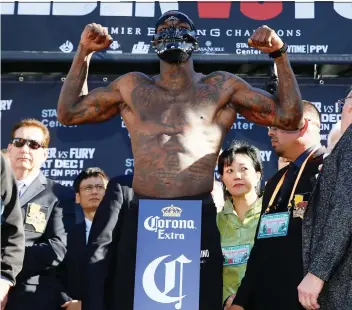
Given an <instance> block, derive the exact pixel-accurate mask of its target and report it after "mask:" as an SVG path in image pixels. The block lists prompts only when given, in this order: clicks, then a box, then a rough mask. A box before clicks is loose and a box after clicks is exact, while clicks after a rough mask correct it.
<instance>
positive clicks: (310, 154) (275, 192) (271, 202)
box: [264, 148, 318, 214]
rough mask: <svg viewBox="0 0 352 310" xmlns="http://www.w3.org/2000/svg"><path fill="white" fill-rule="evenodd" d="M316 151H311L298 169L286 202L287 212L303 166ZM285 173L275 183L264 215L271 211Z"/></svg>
mask: <svg viewBox="0 0 352 310" xmlns="http://www.w3.org/2000/svg"><path fill="white" fill-rule="evenodd" d="M317 150H318V148H315V149H314V150H313V151H311V152H310V153H309V155H308V156H307V158H306V159H305V160H304V162H303V163H302V165H301V168H300V169H299V172H298V175H297V177H296V180H295V183H294V185H293V188H292V191H291V195H290V199H289V200H288V206H287V210H288V211H290V209H291V208H292V202H291V201H292V198H293V195H294V194H295V191H296V187H297V184H298V182H299V180H300V178H301V176H302V173H303V170H304V168H305V166H306V164H307V162H308V160H309V158H311V156H312V155H313V154H314V153H315V152H316V151H317ZM286 173H287V170H286V172H285V173H284V175H283V176H282V177H281V179H280V181H279V183H277V185H276V188H275V190H274V192H273V194H272V196H271V199H270V201H269V205H268V207H267V208H266V210H265V212H264V214H266V213H268V212H269V211H270V209H271V207H272V205H273V203H274V201H275V198H276V196H277V194H278V192H279V190H280V188H281V186H282V184H283V183H284V179H285V176H286Z"/></svg>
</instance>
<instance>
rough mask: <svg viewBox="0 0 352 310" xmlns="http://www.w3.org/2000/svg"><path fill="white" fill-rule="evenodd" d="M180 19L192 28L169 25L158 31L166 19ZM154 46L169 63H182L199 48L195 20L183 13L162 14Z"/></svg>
mask: <svg viewBox="0 0 352 310" xmlns="http://www.w3.org/2000/svg"><path fill="white" fill-rule="evenodd" d="M168 19H169V20H172V19H174V20H179V21H182V22H184V23H187V24H188V25H190V27H191V30H188V29H185V28H176V27H169V28H166V29H164V30H162V31H160V32H159V33H156V30H157V28H158V27H159V25H160V24H162V23H164V22H165V21H166V20H168ZM152 43H153V48H154V50H155V52H156V53H157V55H158V57H159V58H160V59H161V60H163V61H166V62H168V63H182V62H185V61H187V60H188V59H189V57H190V56H191V55H192V53H193V51H195V50H198V40H197V38H196V30H195V27H194V25H193V22H192V21H191V20H190V19H189V18H188V17H187V16H186V15H184V14H182V13H177V14H176V13H175V14H169V15H166V16H162V17H161V18H160V19H159V21H158V23H157V24H156V27H155V35H154V37H153V41H152Z"/></svg>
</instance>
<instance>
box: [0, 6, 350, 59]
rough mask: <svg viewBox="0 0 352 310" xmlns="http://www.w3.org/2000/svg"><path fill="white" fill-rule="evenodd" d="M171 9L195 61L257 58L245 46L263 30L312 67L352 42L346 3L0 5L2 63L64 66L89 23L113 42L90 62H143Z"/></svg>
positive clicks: (344, 52)
mask: <svg viewBox="0 0 352 310" xmlns="http://www.w3.org/2000/svg"><path fill="white" fill-rule="evenodd" d="M174 9H177V10H180V11H182V12H184V13H186V14H187V15H189V17H190V18H191V19H192V20H193V21H194V23H195V25H196V27H197V34H198V37H199V41H200V51H199V52H198V53H199V54H231V55H238V56H241V55H242V56H246V55H259V54H260V52H259V51H257V50H254V49H252V48H249V47H248V46H247V41H248V38H249V37H250V36H251V35H252V33H253V32H254V31H255V29H257V28H258V27H259V26H262V25H268V26H269V27H271V28H273V29H275V30H276V31H277V33H278V35H279V36H280V37H281V38H282V39H283V40H284V41H286V42H287V43H288V44H289V52H290V53H291V54H301V55H306V56H307V57H308V56H309V58H310V59H311V60H313V59H319V57H322V56H329V55H331V58H334V57H335V58H336V56H338V55H345V56H346V55H351V54H352V53H351V51H352V41H351V40H348V39H346V38H349V37H350V31H351V29H352V2H340V3H339V2H332V1H324V2H322V1H320V2H313V1H311V2H304V3H302V2H294V1H285V2H284V1H282V2H280V1H278V2H267V1H258V2H246V1H234V2H231V1H224V2H220V3H219V2H217V1H215V2H202V1H198V2H197V1H190V2H181V1H179V2H177V1H176V2H148V3H146V2H143V3H142V2H115V3H107V2H104V1H102V2H88V3H87V2H86V3H84V2H81V3H63V2H58V1H51V2H41V3H36V2H32V3H31V2H27V1H26V2H24V1H23V2H19V3H18V2H17V1H16V3H15V2H14V3H2V4H1V14H2V16H1V17H2V20H1V23H2V25H3V27H1V46H2V47H1V49H2V53H3V57H5V59H6V58H7V57H8V56H11V55H12V54H13V55H15V54H17V55H18V54H19V56H18V57H19V58H24V59H32V58H33V57H36V56H38V53H39V54H40V55H42V56H43V57H50V56H52V55H55V58H56V59H58V60H60V59H67V56H68V55H65V54H70V53H72V54H71V55H73V53H74V51H75V50H76V49H77V44H78V42H79V39H80V36H81V32H82V30H83V29H84V27H85V25H87V24H89V23H91V22H95V23H98V24H101V25H103V26H104V27H106V28H107V30H108V31H109V33H110V34H111V35H112V37H113V39H114V41H113V43H112V44H111V45H110V47H109V48H108V50H107V51H104V52H102V53H98V54H96V55H95V57H99V58H101V59H103V60H104V59H111V58H113V57H116V56H117V57H119V56H120V55H122V54H134V55H135V56H136V57H137V58H145V57H146V56H145V55H146V54H148V53H150V54H151V53H154V51H153V50H152V49H151V44H150V41H151V38H152V36H153V34H154V27H155V23H156V21H157V20H158V18H159V17H160V15H161V14H162V13H164V12H166V11H168V10H174ZM327 21H328V22H327ZM9 29H11V31H9ZM28 34H32V35H28ZM34 34H35V35H34ZM53 53H54V54H53ZM259 56H260V55H259ZM262 56H263V59H264V58H265V59H267V56H266V55H262ZM16 57H17V56H16ZM260 57H261V56H260ZM244 59H245V57H244Z"/></svg>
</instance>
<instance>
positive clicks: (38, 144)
mask: <svg viewBox="0 0 352 310" xmlns="http://www.w3.org/2000/svg"><path fill="white" fill-rule="evenodd" d="M12 144H13V145H14V146H15V147H18V148H20V147H23V146H24V145H25V144H27V145H28V146H29V148H30V149H32V150H37V149H39V148H41V147H42V148H44V145H43V143H41V142H38V141H35V140H31V139H22V138H14V139H13V140H12Z"/></svg>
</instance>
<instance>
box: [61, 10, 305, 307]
mask: <svg viewBox="0 0 352 310" xmlns="http://www.w3.org/2000/svg"><path fill="white" fill-rule="evenodd" d="M155 32H156V34H155V35H154V37H153V47H154V49H155V51H156V54H157V56H158V57H159V58H160V75H157V76H153V77H149V76H147V75H145V74H143V73H139V72H131V73H127V74H125V75H123V76H121V77H119V78H118V79H116V80H115V81H113V82H112V83H111V84H110V85H109V86H107V87H101V88H96V89H94V90H92V91H90V92H88V88H87V74H88V67H89V61H90V58H91V56H92V54H93V53H94V52H96V51H101V50H103V49H105V48H107V47H108V46H109V45H110V44H111V42H112V37H111V36H110V35H109V34H108V33H107V30H106V29H105V28H103V27H102V26H101V25H97V24H94V23H93V24H89V25H87V26H86V27H85V29H84V31H83V33H82V36H81V40H80V43H79V47H78V50H77V53H76V55H75V58H74V60H73V63H72V66H71V69H70V71H69V73H68V75H67V78H66V79H65V82H64V85H63V87H62V90H61V94H60V98H59V102H58V109H57V114H58V119H59V121H60V122H61V123H63V124H65V125H79V124H86V123H97V122H103V121H106V120H108V119H111V118H112V117H114V116H116V115H121V116H122V118H123V120H124V122H125V124H126V127H127V129H128V131H129V133H130V137H131V143H132V151H133V155H134V163H135V167H134V178H133V190H134V192H135V197H134V199H133V201H132V208H131V209H132V210H134V211H133V212H132V213H133V214H132V213H131V214H127V215H126V214H124V215H123V217H124V219H123V220H124V225H123V228H122V230H121V231H120V232H119V246H118V250H117V252H118V254H117V257H118V260H119V262H118V264H117V265H118V266H117V267H116V268H117V269H118V270H117V272H116V277H117V278H116V279H115V280H114V282H115V284H114V285H115V289H114V292H115V293H114V295H115V296H114V297H113V298H114V299H116V302H110V301H107V300H105V301H103V300H100V301H97V300H96V298H97V297H96V296H93V297H92V296H91V295H103V294H101V293H97V291H93V290H92V291H91V292H87V296H89V297H88V299H89V298H90V299H89V301H87V303H86V306H85V305H84V306H83V308H84V309H94V310H100V309H102V307H103V306H102V303H105V305H107V304H109V306H108V309H114V310H115V309H122V310H130V309H132V307H133V287H134V286H133V285H134V271H135V266H134V265H135V252H136V238H137V216H138V211H137V210H138V200H139V199H140V198H150V199H163V198H164V199H173V198H175V199H198V200H202V201H203V206H202V242H201V243H202V244H201V248H202V249H208V250H209V258H207V260H206V261H205V262H202V264H201V276H200V277H201V279H200V282H201V283H200V307H199V309H200V310H205V309H209V310H210V309H211V310H216V309H221V300H222V298H221V290H222V284H221V272H222V263H223V262H222V254H221V247H220V237H219V233H218V230H217V228H216V223H215V213H216V208H214V204H213V200H212V198H211V194H210V193H211V191H212V189H213V174H214V168H215V165H216V160H217V157H218V153H219V150H220V147H221V145H222V143H223V140H224V138H225V135H226V134H227V132H228V131H229V129H230V128H231V126H232V124H233V123H234V121H235V119H236V114H237V113H240V114H242V115H243V116H244V117H246V118H247V119H248V120H249V121H251V122H254V123H256V124H260V125H264V126H275V127H278V128H281V129H285V130H297V129H298V128H301V127H303V126H304V121H303V120H302V101H301V94H300V91H299V88H298V85H297V81H296V78H295V75H294V73H293V71H292V69H291V66H290V63H289V60H288V57H287V55H286V53H285V51H286V49H287V46H286V45H284V43H283V42H282V40H281V39H280V38H279V36H278V35H277V34H276V33H275V31H274V30H272V29H270V28H269V27H267V26H262V27H259V28H258V29H257V30H256V31H255V33H254V34H253V35H252V36H251V38H250V39H249V40H248V44H249V45H250V46H251V47H254V48H256V49H258V50H260V51H262V52H263V53H268V54H270V56H271V57H273V58H274V61H275V63H276V66H277V72H278V78H279V87H278V92H277V97H274V96H273V95H271V94H269V93H267V92H265V91H262V90H260V89H256V88H253V87H251V86H250V85H249V84H248V83H246V82H245V81H244V80H242V79H241V78H239V77H237V76H236V75H234V74H231V73H228V72H222V71H217V72H213V73H211V74H209V75H203V74H201V73H196V72H195V71H194V68H193V61H192V57H191V55H192V52H193V51H194V50H196V49H197V48H198V41H197V38H196V29H195V26H194V24H193V22H192V21H191V20H190V19H189V17H188V16H186V15H185V14H183V13H181V12H178V11H169V12H166V13H164V14H163V15H162V16H161V17H160V19H159V20H158V22H157V24H156V27H155ZM108 190H109V189H108ZM106 197H109V195H106ZM103 209H104V208H102V210H103ZM101 212H103V211H101ZM111 212H113V211H111ZM106 216H107V215H106ZM111 218H112V216H111ZM98 221H99V217H98V214H97V218H96V222H98ZM111 221H112V220H111ZM119 221H120V219H119ZM94 224H95V225H94ZM94 224H93V228H92V229H93V230H94V226H96V229H95V230H96V235H99V234H100V235H101V234H102V232H103V231H105V232H106V231H109V230H110V231H111V230H112V229H113V228H114V225H115V224H116V222H114V223H110V224H109V225H108V224H106V223H105V224H106V225H105V226H104V227H100V229H101V231H99V232H98V230H99V229H98V228H97V227H98V226H99V224H98V223H94ZM93 234H94V233H93ZM92 238H93V237H92ZM113 242H114V240H113V239H111V240H109V242H107V243H105V244H104V246H107V245H106V244H109V243H113ZM94 243H95V246H97V247H99V244H98V243H97V242H96V241H95V242H94ZM102 246H103V245H102ZM99 251H100V250H98V248H96V249H95V250H94V251H93V250H92V255H93V256H94V255H98V254H96V253H98V252H99ZM131 257H132V258H131ZM91 261H92V259H91ZM88 275H89V272H88ZM95 283H96V289H99V290H100V291H99V292H102V291H101V287H100V286H101V285H100V286H99V282H98V281H95ZM92 298H93V299H95V300H93V299H92ZM101 298H103V297H102V296H101ZM83 303H84V302H83ZM111 304H113V305H111Z"/></svg>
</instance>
